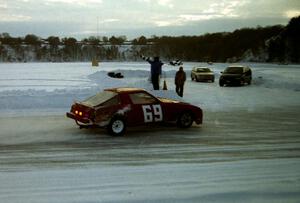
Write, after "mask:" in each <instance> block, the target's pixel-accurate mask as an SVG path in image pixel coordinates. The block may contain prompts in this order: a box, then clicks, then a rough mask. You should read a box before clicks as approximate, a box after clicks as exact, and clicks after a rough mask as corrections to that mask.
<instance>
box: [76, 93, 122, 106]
mask: <svg viewBox="0 0 300 203" xmlns="http://www.w3.org/2000/svg"><path fill="white" fill-rule="evenodd" d="M116 95H117V93H115V92H111V91H104V92H100V93H98V94H96V95H94V96H92V97H90V98H87V99H86V100H84V101H82V102H81V103H82V104H84V105H87V106H98V105H99V104H102V103H103V102H105V101H107V100H109V99H111V98H113V97H114V96H116Z"/></svg>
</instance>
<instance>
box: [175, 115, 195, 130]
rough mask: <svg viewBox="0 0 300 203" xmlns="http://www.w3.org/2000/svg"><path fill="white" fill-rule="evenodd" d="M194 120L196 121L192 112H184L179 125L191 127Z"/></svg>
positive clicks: (179, 119)
mask: <svg viewBox="0 0 300 203" xmlns="http://www.w3.org/2000/svg"><path fill="white" fill-rule="evenodd" d="M193 122H194V118H193V115H192V113H190V112H183V113H182V114H181V115H180V116H179V118H178V120H177V125H178V127H180V128H189V127H191V125H192V124H193Z"/></svg>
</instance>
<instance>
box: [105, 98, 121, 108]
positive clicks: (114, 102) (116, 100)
mask: <svg viewBox="0 0 300 203" xmlns="http://www.w3.org/2000/svg"><path fill="white" fill-rule="evenodd" d="M118 104H120V100H119V97H118V96H114V97H113V98H111V99H109V100H107V101H106V102H104V103H102V104H101V105H100V106H114V105H118Z"/></svg>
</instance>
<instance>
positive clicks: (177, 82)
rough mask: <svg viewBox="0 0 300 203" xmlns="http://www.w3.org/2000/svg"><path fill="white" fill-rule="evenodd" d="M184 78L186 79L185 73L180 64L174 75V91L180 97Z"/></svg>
mask: <svg viewBox="0 0 300 203" xmlns="http://www.w3.org/2000/svg"><path fill="white" fill-rule="evenodd" d="M185 80H186V74H185V72H184V71H183V67H182V66H180V67H179V70H178V71H177V72H176V76H175V85H176V93H177V94H178V95H179V96H180V97H183V86H184V83H185Z"/></svg>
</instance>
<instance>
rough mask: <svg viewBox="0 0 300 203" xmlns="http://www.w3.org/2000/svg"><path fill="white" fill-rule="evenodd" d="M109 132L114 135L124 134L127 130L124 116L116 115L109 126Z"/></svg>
mask: <svg viewBox="0 0 300 203" xmlns="http://www.w3.org/2000/svg"><path fill="white" fill-rule="evenodd" d="M107 130H108V133H109V134H111V135H113V136H122V135H124V133H125V130H126V123H125V120H124V118H123V117H121V116H115V117H113V118H112V119H111V121H110V123H109V125H108V126H107Z"/></svg>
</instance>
